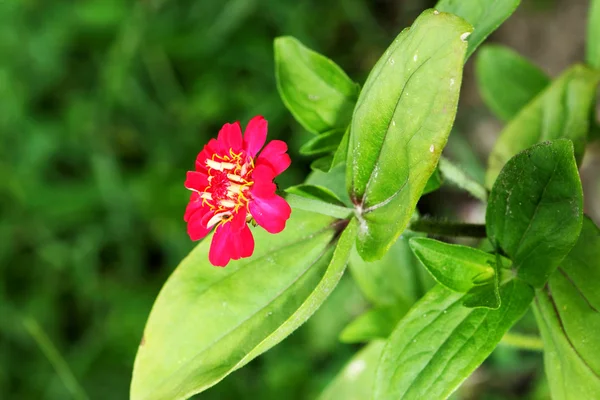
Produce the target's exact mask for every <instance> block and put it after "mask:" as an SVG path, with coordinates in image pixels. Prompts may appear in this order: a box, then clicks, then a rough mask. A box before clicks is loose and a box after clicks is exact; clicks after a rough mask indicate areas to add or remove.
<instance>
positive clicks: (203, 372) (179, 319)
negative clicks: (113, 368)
mask: <svg viewBox="0 0 600 400" xmlns="http://www.w3.org/2000/svg"><path fill="white" fill-rule="evenodd" d="M333 221H334V220H332V219H331V218H329V217H324V216H322V215H319V214H314V213H307V212H303V211H298V210H294V211H293V213H292V218H291V219H290V220H289V221H288V226H287V227H286V229H285V230H284V231H283V232H282V233H280V234H278V235H270V234H268V233H266V232H265V231H262V230H261V229H255V230H254V235H255V241H256V248H255V251H254V255H253V256H252V257H250V258H247V259H241V260H238V261H235V262H232V263H230V264H229V265H228V266H227V267H226V268H216V267H213V266H211V265H210V264H209V262H208V258H207V254H208V248H209V245H210V237H208V238H207V239H205V240H204V241H202V242H201V243H200V244H199V245H198V246H197V247H196V248H195V249H194V250H193V251H192V253H190V255H189V256H188V257H187V258H186V259H184V260H183V262H182V263H181V264H180V265H179V266H178V267H177V269H176V270H175V271H174V272H173V274H172V275H171V277H170V278H169V280H168V281H167V283H166V284H165V286H164V287H163V289H162V291H161V293H160V294H159V296H158V299H157V300H156V303H155V304H154V307H153V309H152V312H151V314H150V318H149V320H148V323H147V326H146V329H145V332H144V338H143V339H142V343H141V345H140V347H139V350H138V354H137V357H136V361H135V366H134V373H133V381H132V387H131V398H132V399H135V400H137V399H182V398H187V397H189V396H191V395H192V394H194V393H198V392H201V391H203V390H205V389H206V388H208V387H210V386H212V385H214V384H215V383H217V382H218V381H220V380H221V379H223V377H225V376H226V375H228V374H229V373H230V372H232V371H233V370H235V369H237V368H240V367H241V366H243V365H245V364H246V363H247V362H248V361H250V360H251V359H253V358H254V357H256V356H258V355H259V354H261V353H262V352H264V351H266V350H268V349H269V348H271V347H272V346H274V345H275V344H277V343H279V342H280V341H281V340H282V339H284V338H285V337H286V336H287V335H289V334H290V333H291V332H292V331H293V330H295V329H296V328H297V327H298V326H299V325H300V324H302V323H303V322H304V321H305V320H306V319H307V318H308V317H309V316H310V315H311V314H312V313H313V312H314V311H315V310H316V309H317V308H318V307H319V305H320V304H321V303H322V302H323V301H324V300H325V298H326V297H327V295H328V294H329V293H330V292H331V291H332V290H333V288H334V287H335V286H336V284H337V282H338V280H339V278H340V277H341V275H342V273H343V271H344V267H345V264H346V260H347V257H348V254H349V251H350V248H351V247H352V242H353V240H354V235H355V230H354V228H355V224H354V223H351V224H350V225H349V226H348V227H347V228H346V230H345V231H344V233H343V234H342V236H341V237H340V239H339V241H337V244H336V242H335V241H334V239H335V235H336V230H337V229H339V228H336V227H335V225H333V224H332V223H333ZM299 232H301V235H299V234H298V233H299Z"/></svg>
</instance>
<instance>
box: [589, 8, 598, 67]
mask: <svg viewBox="0 0 600 400" xmlns="http://www.w3.org/2000/svg"><path fill="white" fill-rule="evenodd" d="M588 18H589V19H588V33H587V41H586V61H587V63H588V64H589V65H590V66H591V67H594V68H596V69H600V1H598V0H590V11H589V13H588Z"/></svg>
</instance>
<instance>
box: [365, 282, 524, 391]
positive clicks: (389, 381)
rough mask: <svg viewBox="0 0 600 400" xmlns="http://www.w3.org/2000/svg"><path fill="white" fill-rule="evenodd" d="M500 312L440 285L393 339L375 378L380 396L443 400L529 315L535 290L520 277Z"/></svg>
mask: <svg viewBox="0 0 600 400" xmlns="http://www.w3.org/2000/svg"><path fill="white" fill-rule="evenodd" d="M500 295H501V297H502V305H501V306H500V308H499V309H498V310H491V309H488V308H467V307H464V306H463V305H462V301H463V296H465V295H464V294H461V293H456V292H453V291H450V290H448V289H446V288H444V287H443V286H441V285H438V286H436V287H434V288H433V289H432V290H431V291H429V293H427V295H425V297H423V299H421V300H420V301H419V302H418V303H417V304H416V305H415V306H414V307H413V308H412V310H411V311H409V313H408V314H407V315H406V316H405V317H404V318H403V319H402V320H401V321H400V323H399V324H398V325H397V326H396V329H395V330H394V332H393V333H392V335H391V336H390V338H389V339H388V342H387V344H386V346H385V348H384V350H383V355H382V358H381V361H380V364H379V368H378V370H377V377H376V380H375V397H374V398H375V399H376V400H388V399H389V400H392V399H393V400H408V399H418V400H420V399H443V398H447V397H448V396H449V395H450V394H451V393H452V392H453V391H454V390H456V389H457V387H458V386H459V385H460V384H461V383H462V382H463V381H464V380H465V379H466V378H467V377H468V376H469V375H470V374H471V373H472V372H473V371H475V369H476V368H477V367H478V366H479V365H480V364H481V363H482V362H483V361H484V360H485V359H486V358H487V356H488V355H489V354H490V353H491V352H492V351H493V350H494V348H495V347H496V345H497V344H498V342H500V339H502V336H503V335H504V334H505V333H506V332H507V331H508V330H509V329H510V327H511V326H512V325H513V324H514V323H515V322H517V321H518V320H519V319H520V318H521V316H522V315H523V314H524V313H525V311H526V310H527V308H528V307H529V304H530V303H531V300H532V299H533V290H532V289H531V287H530V286H529V285H527V284H525V283H524V282H522V281H520V280H518V279H514V280H512V281H510V282H508V283H506V284H505V285H504V286H502V287H501V289H500Z"/></svg>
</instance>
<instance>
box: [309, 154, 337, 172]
mask: <svg viewBox="0 0 600 400" xmlns="http://www.w3.org/2000/svg"><path fill="white" fill-rule="evenodd" d="M332 165H333V156H332V155H327V156H325V157H321V158H317V159H316V160H315V161H313V162H312V163H310V169H312V170H313V171H319V172H329V171H331V168H332Z"/></svg>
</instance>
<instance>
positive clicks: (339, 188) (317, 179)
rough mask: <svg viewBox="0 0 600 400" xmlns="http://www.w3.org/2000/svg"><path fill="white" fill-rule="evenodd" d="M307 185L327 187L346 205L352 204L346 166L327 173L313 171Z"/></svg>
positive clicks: (337, 167)
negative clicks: (347, 184)
mask: <svg viewBox="0 0 600 400" xmlns="http://www.w3.org/2000/svg"><path fill="white" fill-rule="evenodd" d="M306 184H310V185H317V186H323V187H326V188H327V189H329V190H331V191H332V192H333V193H334V194H335V195H336V196H337V197H338V198H339V199H341V200H342V202H343V203H344V204H346V205H350V204H352V203H350V198H349V197H348V192H346V164H343V165H337V166H335V167H332V168H331V170H329V171H327V172H323V171H320V170H317V171H313V172H312V173H311V174H310V175H309V176H308V178H306Z"/></svg>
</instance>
